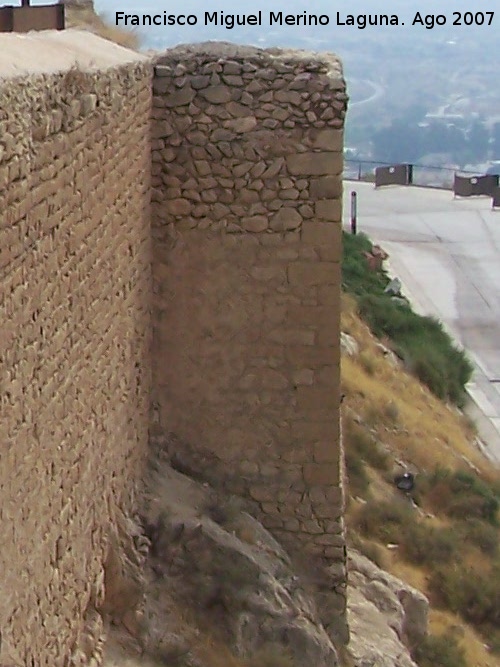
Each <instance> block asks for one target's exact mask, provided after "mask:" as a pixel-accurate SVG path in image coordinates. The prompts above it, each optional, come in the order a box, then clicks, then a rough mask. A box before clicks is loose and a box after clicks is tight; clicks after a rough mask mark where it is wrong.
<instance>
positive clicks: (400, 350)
mask: <svg viewBox="0 0 500 667" xmlns="http://www.w3.org/2000/svg"><path fill="white" fill-rule="evenodd" d="M343 242H344V258H343V264H342V283H343V288H344V290H345V291H346V292H348V293H350V294H353V295H354V296H355V297H356V299H357V302H358V307H359V312H360V314H361V316H362V317H363V319H364V320H365V322H366V323H367V324H368V325H369V327H370V329H371V330H372V332H373V333H374V334H375V335H376V336H377V337H379V338H384V337H386V338H388V339H389V340H390V341H391V344H392V347H393V349H394V351H395V352H396V353H397V354H398V356H400V357H401V358H402V359H403V360H404V362H405V364H406V367H407V368H408V369H409V370H410V371H411V372H412V373H413V374H414V375H416V376H417V377H418V378H419V380H420V381H421V382H423V383H424V384H425V385H427V386H428V387H429V389H430V390H431V391H432V392H433V393H434V394H435V395H436V396H438V397H439V398H442V399H444V400H448V401H451V402H452V403H455V404H456V405H462V404H463V400H464V387H465V384H466V383H467V382H468V381H469V379H470V376H471V373H472V365H471V363H470V361H469V360H468V359H467V356H466V355H465V353H464V352H463V351H462V350H459V349H458V348H457V347H456V346H455V345H454V344H453V341H452V339H451V338H450V336H449V335H448V334H447V333H446V332H445V331H444V329H443V327H442V325H441V323H440V322H439V321H438V320H436V319H434V318H432V317H422V316H421V315H417V314H416V313H414V312H413V310H412V309H411V307H410V305H409V304H408V303H407V302H405V300H404V299H401V298H398V299H394V298H393V295H392V296H391V295H390V294H387V293H385V292H384V290H385V288H386V287H387V285H388V283H389V278H388V276H387V274H386V272H385V271H384V270H383V269H380V270H376V271H373V270H371V269H370V268H369V266H368V263H367V261H366V257H365V254H364V253H367V252H370V250H371V248H372V243H371V241H370V240H369V239H368V237H366V236H365V235H364V234H359V235H356V236H353V235H351V234H347V233H344V238H343Z"/></svg>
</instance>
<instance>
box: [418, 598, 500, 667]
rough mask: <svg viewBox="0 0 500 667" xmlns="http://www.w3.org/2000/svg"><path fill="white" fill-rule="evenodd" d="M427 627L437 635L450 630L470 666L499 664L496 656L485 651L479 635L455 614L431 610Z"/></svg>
mask: <svg viewBox="0 0 500 667" xmlns="http://www.w3.org/2000/svg"><path fill="white" fill-rule="evenodd" d="M429 629H430V631H431V632H432V633H433V634H437V635H440V634H444V633H446V632H452V633H453V634H454V635H455V636H456V637H457V639H459V640H460V645H461V647H462V648H463V649H464V651H465V656H466V659H467V664H469V665H471V667H498V665H499V664H500V661H499V659H498V657H496V656H494V655H492V654H491V653H489V652H488V651H487V649H486V648H485V646H484V641H483V640H482V639H481V637H479V636H478V634H477V633H476V632H474V630H472V628H470V626H468V625H466V624H465V623H463V622H462V621H461V620H460V619H459V618H458V616H456V615H455V614H452V613H450V612H447V611H442V610H435V609H433V610H431V612H430V616H429Z"/></svg>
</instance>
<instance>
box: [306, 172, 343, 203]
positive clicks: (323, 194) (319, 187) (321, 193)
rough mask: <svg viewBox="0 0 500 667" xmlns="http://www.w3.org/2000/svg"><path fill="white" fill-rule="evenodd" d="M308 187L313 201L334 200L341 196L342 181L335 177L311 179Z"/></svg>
mask: <svg viewBox="0 0 500 667" xmlns="http://www.w3.org/2000/svg"><path fill="white" fill-rule="evenodd" d="M309 187H310V193H311V197H312V198H313V199H334V198H335V197H341V196H342V181H341V180H340V179H339V178H338V177H337V176H323V177H322V178H314V179H311V182H310V186H309Z"/></svg>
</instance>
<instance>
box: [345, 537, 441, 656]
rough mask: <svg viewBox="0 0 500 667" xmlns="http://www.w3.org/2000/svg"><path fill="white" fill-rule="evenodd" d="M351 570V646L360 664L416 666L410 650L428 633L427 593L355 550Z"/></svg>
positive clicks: (351, 553) (351, 554) (350, 558)
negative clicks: (381, 567) (397, 577)
mask: <svg viewBox="0 0 500 667" xmlns="http://www.w3.org/2000/svg"><path fill="white" fill-rule="evenodd" d="M349 573H350V574H349V587H348V616H349V624H350V630H351V643H350V646H349V648H350V651H351V653H352V654H353V657H354V660H355V664H356V666H359V667H364V666H365V665H368V666H373V667H378V666H379V665H380V666H381V667H416V665H415V663H414V662H413V661H412V660H411V657H410V654H409V650H410V649H411V648H413V647H414V646H416V645H418V642H419V641H421V640H422V638H423V637H424V636H425V635H426V633H427V614H428V608H429V603H428V601H427V599H426V598H425V596H424V595H422V593H420V592H419V591H417V590H416V589H414V588H412V587H411V586H408V585H407V584H405V583H403V582H402V581H400V580H399V579H396V577H393V576H391V575H390V574H388V573H387V572H384V571H383V570H381V569H380V568H378V567H377V566H376V565H375V564H374V563H372V562H371V561H370V560H368V559H367V558H365V557H364V556H362V555H361V554H359V553H357V552H356V551H354V550H352V551H350V552H349Z"/></svg>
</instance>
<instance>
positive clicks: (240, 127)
mask: <svg viewBox="0 0 500 667" xmlns="http://www.w3.org/2000/svg"><path fill="white" fill-rule="evenodd" d="M256 125H257V119H256V118H255V116H244V117H242V118H235V119H234V120H226V121H224V127H227V128H229V129H230V130H232V131H233V132H236V133H237V134H241V133H243V132H250V130H253V128H254V127H255V126H256Z"/></svg>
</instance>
